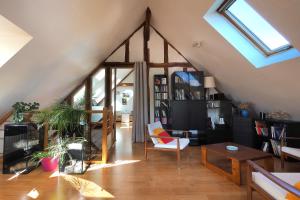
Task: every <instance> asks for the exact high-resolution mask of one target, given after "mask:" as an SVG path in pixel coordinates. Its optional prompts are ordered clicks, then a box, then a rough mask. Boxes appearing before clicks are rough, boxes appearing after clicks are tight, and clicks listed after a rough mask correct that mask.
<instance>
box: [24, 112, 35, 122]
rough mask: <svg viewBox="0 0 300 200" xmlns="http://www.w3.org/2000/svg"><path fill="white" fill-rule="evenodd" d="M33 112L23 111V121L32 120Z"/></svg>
mask: <svg viewBox="0 0 300 200" xmlns="http://www.w3.org/2000/svg"><path fill="white" fill-rule="evenodd" d="M32 115H33V114H32V113H23V122H31V117H32Z"/></svg>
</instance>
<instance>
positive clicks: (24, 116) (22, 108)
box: [12, 102, 40, 124]
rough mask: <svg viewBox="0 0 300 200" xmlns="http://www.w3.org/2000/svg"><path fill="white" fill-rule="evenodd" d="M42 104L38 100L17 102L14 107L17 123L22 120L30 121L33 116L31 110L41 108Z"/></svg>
mask: <svg viewBox="0 0 300 200" xmlns="http://www.w3.org/2000/svg"><path fill="white" fill-rule="evenodd" d="M39 106H40V104H39V103H37V102H33V103H25V102H16V103H15V104H14V105H13V106H12V107H13V121H14V122H15V123H16V124H19V123H22V122H29V121H30V118H31V116H32V113H30V111H35V110H38V109H39Z"/></svg>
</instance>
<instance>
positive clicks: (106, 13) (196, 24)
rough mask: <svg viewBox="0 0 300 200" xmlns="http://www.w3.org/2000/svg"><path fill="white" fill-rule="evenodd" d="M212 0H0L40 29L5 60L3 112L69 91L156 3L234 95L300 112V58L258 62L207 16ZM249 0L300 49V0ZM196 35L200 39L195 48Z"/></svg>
mask: <svg viewBox="0 0 300 200" xmlns="http://www.w3.org/2000/svg"><path fill="white" fill-rule="evenodd" d="M213 2H214V0H126V1H125V0H114V1H110V0H87V1H85V0H84V1H83V0H51V1H50V0H39V1H33V0H22V1H20V0H9V1H8V0H0V14H1V15H3V16H4V17H6V18H7V19H9V20H10V21H12V22H13V23H15V24H16V25H18V26H19V27H20V28H22V29H23V30H24V31H26V32H27V33H29V34H30V35H31V36H32V37H33V39H32V40H31V41H30V42H29V43H28V44H27V45H26V46H25V47H24V48H23V49H21V51H19V52H18V53H17V54H16V55H15V57H14V58H13V59H11V60H10V61H9V62H8V63H6V64H5V65H4V66H3V67H2V68H0V91H1V92H0V115H1V114H2V113H3V112H5V111H7V110H9V109H10V106H11V105H12V104H13V103H14V102H16V101H19V100H23V101H34V100H36V101H39V102H41V103H42V105H43V106H47V105H49V104H51V103H52V102H54V101H55V100H57V99H58V98H62V97H64V96H65V95H66V94H68V92H69V91H70V90H71V89H73V88H74V87H75V86H76V85H77V84H78V83H79V82H80V81H81V80H82V79H83V78H84V77H85V75H86V74H88V73H89V72H90V71H91V70H92V69H93V68H94V67H95V66H96V65H97V64H98V63H100V62H101V61H102V60H103V59H104V58H105V57H106V56H107V55H108V54H109V53H110V52H111V51H112V50H113V49H114V48H115V47H116V46H117V45H118V44H119V43H120V42H121V41H122V40H124V39H125V38H126V37H127V36H128V35H129V34H130V33H131V32H132V31H133V30H134V29H135V28H136V27H137V26H138V25H139V24H140V23H141V22H142V21H143V20H144V12H145V9H146V7H147V6H149V7H150V9H151V11H152V22H151V24H153V25H154V27H156V28H157V29H158V30H159V31H160V32H161V33H162V34H163V35H164V36H165V37H166V38H167V39H168V40H169V42H170V43H172V44H173V45H174V46H175V47H176V48H177V49H178V50H179V51H181V52H182V53H183V55H184V56H185V57H186V58H188V59H189V60H190V61H191V62H192V63H193V64H194V65H195V66H196V67H199V68H203V67H204V68H205V69H206V70H207V71H208V72H209V73H210V74H212V75H214V76H215V77H216V79H217V84H218V88H219V89H221V90H222V91H223V92H225V94H226V95H227V96H229V97H231V98H232V99H233V100H235V101H244V102H245V101H250V102H252V103H253V104H254V105H255V108H256V109H257V110H258V111H266V112H268V111H277V110H282V111H286V112H288V113H290V114H291V115H292V116H293V119H296V120H300V107H299V106H298V103H299V101H300V93H299V85H300V78H299V74H300V67H299V66H300V65H299V64H300V59H299V58H296V59H293V60H289V61H285V62H281V63H277V64H273V65H270V66H268V67H265V68H262V69H256V68H254V67H253V66H252V65H251V64H250V63H249V62H248V61H247V60H246V59H245V58H244V57H243V56H242V55H240V54H239V53H238V52H237V51H236V50H235V49H234V47H232V46H231V45H230V44H229V43H228V42H227V41H226V40H225V39H224V38H223V37H222V36H221V35H219V33H218V32H216V31H215V30H214V29H213V28H212V27H211V26H210V25H209V24H208V23H207V22H206V21H205V20H204V19H203V16H204V15H205V13H206V12H207V10H208V9H209V8H210V6H211V5H212V3H213ZM248 2H249V3H250V4H251V5H252V6H254V7H255V8H256V9H257V11H258V12H259V13H261V14H262V15H263V16H264V17H265V18H266V19H267V20H268V21H269V22H271V24H273V26H274V27H276V28H277V29H278V30H279V31H280V32H281V33H282V34H283V35H285V37H286V38H287V39H288V40H289V41H290V42H291V43H292V44H293V45H294V46H295V47H296V48H298V49H300V37H299V35H300V28H299V27H300V26H299V25H300V24H299V23H300V21H299V19H300V12H298V10H299V8H300V1H298V0H288V1H278V0H264V1H261V0H249V1H248ZM194 41H201V44H202V45H201V47H200V48H193V47H192V44H193V42H194ZM131 50H132V49H131ZM133 51H134V50H133ZM150 57H151V55H150Z"/></svg>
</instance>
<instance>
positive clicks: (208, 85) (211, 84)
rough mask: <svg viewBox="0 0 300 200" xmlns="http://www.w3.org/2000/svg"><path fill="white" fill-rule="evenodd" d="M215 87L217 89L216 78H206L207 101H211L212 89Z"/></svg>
mask: <svg viewBox="0 0 300 200" xmlns="http://www.w3.org/2000/svg"><path fill="white" fill-rule="evenodd" d="M215 87H216V83H215V78H214V77H213V76H206V77H204V88H205V89H207V91H206V100H209V95H210V92H209V91H210V89H211V88H215Z"/></svg>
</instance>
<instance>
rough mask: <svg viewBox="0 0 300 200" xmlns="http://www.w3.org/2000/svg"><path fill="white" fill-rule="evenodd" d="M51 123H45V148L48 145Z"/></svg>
mask: <svg viewBox="0 0 300 200" xmlns="http://www.w3.org/2000/svg"><path fill="white" fill-rule="evenodd" d="M48 134H49V123H48V122H47V123H45V124H44V150H45V149H46V148H47V147H48V136H49V135H48Z"/></svg>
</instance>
